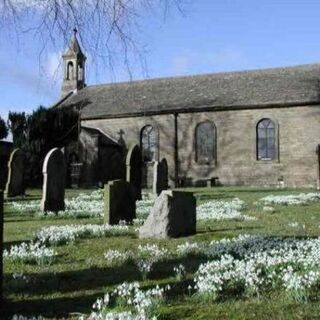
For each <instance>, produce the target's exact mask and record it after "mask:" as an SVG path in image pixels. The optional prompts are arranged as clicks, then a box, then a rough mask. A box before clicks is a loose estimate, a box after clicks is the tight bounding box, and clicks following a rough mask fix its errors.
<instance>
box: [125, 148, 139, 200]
mask: <svg viewBox="0 0 320 320" xmlns="http://www.w3.org/2000/svg"><path fill="white" fill-rule="evenodd" d="M141 178H142V157H141V151H140V148H139V146H138V145H135V146H133V147H131V148H130V149H129V151H128V154H127V157H126V181H127V182H129V183H130V184H132V186H133V187H134V194H135V199H136V200H141V199H142V197H141Z"/></svg>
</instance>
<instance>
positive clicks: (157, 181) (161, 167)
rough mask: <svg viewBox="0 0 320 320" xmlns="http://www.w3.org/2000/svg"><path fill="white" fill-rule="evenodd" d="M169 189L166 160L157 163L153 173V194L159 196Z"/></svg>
mask: <svg viewBox="0 0 320 320" xmlns="http://www.w3.org/2000/svg"><path fill="white" fill-rule="evenodd" d="M167 189H168V163H167V160H166V159H165V158H163V159H162V160H161V161H160V162H157V161H156V162H155V164H154V171H153V193H154V194H157V195H159V194H160V193H161V192H162V191H163V190H167Z"/></svg>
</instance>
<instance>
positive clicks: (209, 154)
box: [195, 121, 216, 164]
mask: <svg viewBox="0 0 320 320" xmlns="http://www.w3.org/2000/svg"><path fill="white" fill-rule="evenodd" d="M195 140H196V162H198V163H203V164H209V163H212V162H213V161H214V160H215V158H216V129H215V126H214V124H213V123H212V122H210V121H205V122H202V123H200V124H198V125H197V127H196V132H195Z"/></svg>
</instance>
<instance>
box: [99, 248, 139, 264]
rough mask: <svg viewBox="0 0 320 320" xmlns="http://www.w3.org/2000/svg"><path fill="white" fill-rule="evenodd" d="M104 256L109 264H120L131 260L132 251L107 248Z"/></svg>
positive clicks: (132, 256)
mask: <svg viewBox="0 0 320 320" xmlns="http://www.w3.org/2000/svg"><path fill="white" fill-rule="evenodd" d="M104 257H105V258H106V260H107V262H108V264H109V265H113V266H114V265H121V264H123V263H126V262H128V261H130V260H133V258H134V253H133V252H132V251H130V250H129V251H125V252H120V251H118V250H108V251H107V252H106V253H105V254H104Z"/></svg>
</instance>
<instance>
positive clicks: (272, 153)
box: [257, 118, 276, 160]
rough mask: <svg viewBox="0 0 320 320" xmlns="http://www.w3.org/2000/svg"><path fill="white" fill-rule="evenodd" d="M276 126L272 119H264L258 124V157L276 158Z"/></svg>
mask: <svg viewBox="0 0 320 320" xmlns="http://www.w3.org/2000/svg"><path fill="white" fill-rule="evenodd" d="M275 137H276V126H275V124H274V122H273V121H272V120H271V119H267V118H266V119H262V120H260V121H259V122H258V125H257V159H258V160H274V159H275V158H276V139H275Z"/></svg>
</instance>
